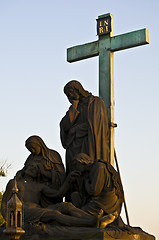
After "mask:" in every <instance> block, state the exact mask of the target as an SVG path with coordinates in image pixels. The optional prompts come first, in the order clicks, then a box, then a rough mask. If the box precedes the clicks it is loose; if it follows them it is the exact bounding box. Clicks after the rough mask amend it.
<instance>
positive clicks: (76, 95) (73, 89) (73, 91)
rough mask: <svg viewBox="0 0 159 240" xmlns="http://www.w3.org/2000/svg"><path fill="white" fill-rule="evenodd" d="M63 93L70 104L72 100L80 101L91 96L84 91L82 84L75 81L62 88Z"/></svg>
mask: <svg viewBox="0 0 159 240" xmlns="http://www.w3.org/2000/svg"><path fill="white" fill-rule="evenodd" d="M64 93H65V94H66V96H67V97H68V99H69V101H70V102H71V103H72V100H80V99H82V98H87V97H88V96H90V95H91V93H89V92H88V91H86V90H85V89H84V88H83V86H82V84H81V83H80V82H78V81H77V80H72V81H70V82H68V83H67V84H66V85H65V87H64Z"/></svg>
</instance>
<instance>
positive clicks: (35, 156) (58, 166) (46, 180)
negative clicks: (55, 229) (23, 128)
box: [17, 136, 65, 207]
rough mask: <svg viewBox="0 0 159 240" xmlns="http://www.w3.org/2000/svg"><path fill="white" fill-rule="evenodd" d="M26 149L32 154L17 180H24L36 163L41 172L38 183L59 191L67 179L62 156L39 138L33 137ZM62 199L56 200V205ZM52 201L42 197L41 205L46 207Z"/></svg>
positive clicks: (19, 172)
mask: <svg viewBox="0 0 159 240" xmlns="http://www.w3.org/2000/svg"><path fill="white" fill-rule="evenodd" d="M25 146H26V148H27V149H28V150H29V151H30V152H31V154H30V155H29V157H28V158H27V160H26V162H25V164H24V167H23V169H22V170H20V171H18V172H17V178H23V177H24V174H25V170H26V169H27V167H28V166H29V165H30V164H31V163H33V162H36V163H37V164H38V166H39V168H40V170H41V171H39V174H38V175H37V179H36V181H37V182H39V183H43V184H45V185H47V186H50V187H52V188H53V189H59V188H60V186H61V185H62V183H63V182H64V179H65V169H64V165H63V163H62V159H61V156H60V154H59V153H58V152H56V151H55V150H52V149H49V148H48V147H47V146H46V144H45V143H44V141H43V140H42V139H41V138H40V137H39V136H31V137H29V138H28V139H27V140H26V142H25ZM60 201H62V199H59V198H58V199H54V203H56V202H60ZM51 203H52V200H50V199H49V198H47V197H45V196H42V197H41V205H42V206H43V207H46V206H48V205H50V204H51Z"/></svg>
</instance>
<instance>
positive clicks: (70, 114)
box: [60, 100, 79, 132]
mask: <svg viewBox="0 0 159 240" xmlns="http://www.w3.org/2000/svg"><path fill="white" fill-rule="evenodd" d="M78 103H79V101H78V100H76V101H73V103H72V105H71V106H70V108H69V110H68V111H67V112H66V115H65V116H64V117H63V118H62V120H61V122H60V128H61V129H64V131H65V132H67V131H68V130H69V129H70V128H71V126H72V125H73V124H74V122H75V120H76V118H77V116H78V115H79V111H78V110H77V106H78Z"/></svg>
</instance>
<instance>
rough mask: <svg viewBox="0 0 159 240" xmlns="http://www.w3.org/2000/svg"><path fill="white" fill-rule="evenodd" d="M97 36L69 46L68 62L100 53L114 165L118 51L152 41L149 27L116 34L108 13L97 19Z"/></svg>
mask: <svg viewBox="0 0 159 240" xmlns="http://www.w3.org/2000/svg"><path fill="white" fill-rule="evenodd" d="M97 35H98V36H99V39H98V40H97V41H94V42H90V43H86V44H83V45H79V46H75V47H71V48H68V49H67V61H68V62H70V63H72V62H75V61H79V60H83V59H87V58H91V57H95V56H99V96H100V97H101V98H102V99H103V101H104V103H105V105H106V108H107V112H108V121H109V129H110V130H109V132H110V140H109V143H110V163H111V164H112V165H113V166H114V127H115V126H116V124H114V52H116V51H119V50H124V49H127V48H132V47H137V46H140V45H144V44H148V43H149V34H148V30H147V29H146V28H144V29H141V30H137V31H133V32H128V33H125V34H121V35H117V36H113V16H112V14H110V13H108V14H104V15H100V16H98V19H97Z"/></svg>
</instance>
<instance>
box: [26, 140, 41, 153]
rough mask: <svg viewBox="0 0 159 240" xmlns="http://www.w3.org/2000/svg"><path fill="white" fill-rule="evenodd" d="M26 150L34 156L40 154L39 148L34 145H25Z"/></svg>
mask: <svg viewBox="0 0 159 240" xmlns="http://www.w3.org/2000/svg"><path fill="white" fill-rule="evenodd" d="M27 149H28V150H29V151H30V152H31V153H33V154H35V155H39V154H40V153H41V147H40V146H39V145H38V144H36V143H29V144H28V145H27Z"/></svg>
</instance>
